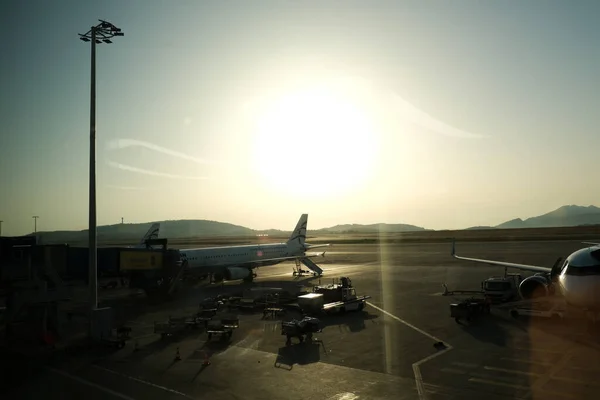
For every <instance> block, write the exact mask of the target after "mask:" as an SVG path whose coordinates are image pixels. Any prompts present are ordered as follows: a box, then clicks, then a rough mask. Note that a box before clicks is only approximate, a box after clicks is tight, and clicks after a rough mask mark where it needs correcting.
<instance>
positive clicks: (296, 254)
mask: <svg viewBox="0 0 600 400" xmlns="http://www.w3.org/2000/svg"><path fill="white" fill-rule="evenodd" d="M307 223H308V214H302V216H301V217H300V220H298V223H297V224H296V228H295V229H294V231H293V232H292V234H291V236H290V238H289V239H288V241H287V242H285V243H270V244H254V245H243V246H221V247H207V248H206V247H205V248H199V249H181V250H179V255H180V259H181V261H182V262H187V270H188V272H190V273H197V274H203V275H204V274H212V277H213V279H214V281H222V280H239V279H243V280H244V281H246V282H252V280H253V279H254V277H255V276H256V274H255V273H254V271H253V269H254V268H257V267H262V266H267V265H275V264H279V263H281V262H284V261H293V260H296V261H297V262H298V261H299V262H302V263H303V264H304V265H306V266H307V267H308V268H309V269H311V270H312V271H313V273H314V275H315V276H317V275H321V274H322V273H323V270H321V268H319V266H317V265H316V264H315V263H314V262H313V261H312V260H310V258H312V257H324V256H325V252H322V253H312V254H308V253H306V251H307V250H310V249H316V248H319V247H327V246H329V244H319V245H311V244H308V243H306V226H307Z"/></svg>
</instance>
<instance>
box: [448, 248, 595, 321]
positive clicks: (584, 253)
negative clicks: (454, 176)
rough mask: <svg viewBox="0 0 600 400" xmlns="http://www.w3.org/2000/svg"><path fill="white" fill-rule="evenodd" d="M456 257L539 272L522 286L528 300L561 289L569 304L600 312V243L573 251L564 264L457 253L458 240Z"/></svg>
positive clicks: (521, 293)
mask: <svg viewBox="0 0 600 400" xmlns="http://www.w3.org/2000/svg"><path fill="white" fill-rule="evenodd" d="M452 256H453V257H454V258H456V259H459V260H465V261H474V262H478V263H485V264H490V265H498V266H501V267H505V268H516V269H520V270H522V271H532V272H536V274H535V275H533V276H530V277H527V278H525V279H524V280H523V281H522V282H521V284H520V286H519V294H520V296H521V297H522V298H523V299H525V300H528V299H531V298H534V297H543V296H549V295H552V294H553V293H555V292H556V291H558V292H560V293H561V294H562V296H563V297H564V299H565V301H566V303H567V304H568V305H569V306H573V307H577V308H581V309H586V310H590V311H591V310H594V311H600V245H594V246H591V247H586V248H583V249H579V250H577V251H575V252H573V253H571V254H570V255H569V256H568V257H567V259H566V260H565V261H564V263H560V261H561V259H559V260H557V262H556V263H555V265H554V267H552V268H548V267H540V266H535V265H526V264H515V263H510V262H503V261H493V260H483V259H478V258H469V257H460V256H457V255H456V248H455V245H454V243H452Z"/></svg>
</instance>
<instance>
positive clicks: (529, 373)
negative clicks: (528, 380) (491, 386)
mask: <svg viewBox="0 0 600 400" xmlns="http://www.w3.org/2000/svg"><path fill="white" fill-rule="evenodd" d="M483 369H486V370H488V371H498V372H505V373H507V374H517V375H527V376H536V377H539V376H543V375H542V374H536V373H535V372H528V371H518V370H516V369H506V368H498V367H490V366H488V365H485V366H484V367H483Z"/></svg>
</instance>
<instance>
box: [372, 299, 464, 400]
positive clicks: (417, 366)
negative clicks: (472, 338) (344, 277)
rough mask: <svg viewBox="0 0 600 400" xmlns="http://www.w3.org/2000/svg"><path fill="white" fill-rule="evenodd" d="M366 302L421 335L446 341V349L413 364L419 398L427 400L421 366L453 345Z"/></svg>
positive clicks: (450, 348) (437, 340)
mask: <svg viewBox="0 0 600 400" xmlns="http://www.w3.org/2000/svg"><path fill="white" fill-rule="evenodd" d="M366 303H367V304H368V305H370V306H371V307H373V308H374V309H376V310H378V311H380V312H382V313H384V314H385V315H387V316H388V317H390V318H393V319H395V320H396V321H398V322H400V323H401V324H404V325H406V326H408V327H409V328H411V329H413V330H415V331H417V332H419V333H420V334H421V335H424V336H426V337H428V338H430V339H432V340H435V341H436V342H442V343H444V344H445V345H446V348H445V349H444V350H441V351H438V352H437V353H435V354H432V355H430V356H428V357H425V358H424V359H422V360H419V361H417V362H416V363H414V364H413V365H412V369H413V374H414V375H415V383H416V385H417V393H418V394H419V398H420V399H421V400H425V399H427V394H426V392H425V389H424V387H423V376H422V375H421V368H420V367H421V364H424V363H426V362H427V361H430V360H432V359H434V358H436V357H438V356H440V355H442V354H445V353H447V352H448V351H450V350H452V348H453V347H452V346H451V345H449V344H448V343H446V342H444V341H442V340H440V339H439V338H437V337H435V336H433V335H431V334H429V333H427V332H425V331H424V330H422V329H419V328H417V327H416V326H414V325H413V324H411V323H409V322H406V321H405V320H403V319H402V318H400V317H397V316H395V315H394V314H391V313H389V312H387V311H385V310H384V309H383V308H379V307H377V306H376V305H374V304H373V303H371V302H369V301H367V302H366Z"/></svg>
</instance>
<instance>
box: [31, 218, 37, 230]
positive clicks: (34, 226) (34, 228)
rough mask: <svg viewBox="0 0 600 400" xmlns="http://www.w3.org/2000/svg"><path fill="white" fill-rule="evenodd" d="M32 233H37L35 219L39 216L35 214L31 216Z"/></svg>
mask: <svg viewBox="0 0 600 400" xmlns="http://www.w3.org/2000/svg"><path fill="white" fill-rule="evenodd" d="M31 218H33V233H37V219H38V218H39V217H38V216H37V215H34V216H33V217H31Z"/></svg>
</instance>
